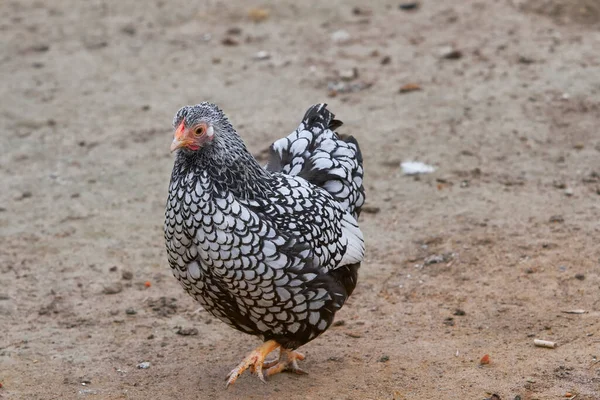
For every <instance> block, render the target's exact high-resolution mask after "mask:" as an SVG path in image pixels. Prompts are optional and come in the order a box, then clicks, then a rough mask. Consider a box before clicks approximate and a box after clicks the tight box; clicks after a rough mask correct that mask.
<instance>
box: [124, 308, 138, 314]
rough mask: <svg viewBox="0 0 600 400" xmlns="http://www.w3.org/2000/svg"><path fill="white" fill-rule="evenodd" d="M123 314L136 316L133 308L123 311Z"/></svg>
mask: <svg viewBox="0 0 600 400" xmlns="http://www.w3.org/2000/svg"><path fill="white" fill-rule="evenodd" d="M125 314H127V315H135V314H137V311H135V310H134V309H133V307H129V308H128V309H126V310H125Z"/></svg>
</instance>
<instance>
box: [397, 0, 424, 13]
mask: <svg viewBox="0 0 600 400" xmlns="http://www.w3.org/2000/svg"><path fill="white" fill-rule="evenodd" d="M398 8H399V9H401V10H403V11H414V10H417V9H418V8H419V2H418V1H410V2H407V3H400V5H399V6H398Z"/></svg>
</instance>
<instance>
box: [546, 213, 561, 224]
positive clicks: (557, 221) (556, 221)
mask: <svg viewBox="0 0 600 400" xmlns="http://www.w3.org/2000/svg"><path fill="white" fill-rule="evenodd" d="M548 222H550V223H553V224H561V223H563V222H565V219H564V218H563V216H562V215H553V216H551V217H550V219H549V220H548Z"/></svg>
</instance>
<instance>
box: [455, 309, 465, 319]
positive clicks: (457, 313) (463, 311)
mask: <svg viewBox="0 0 600 400" xmlns="http://www.w3.org/2000/svg"><path fill="white" fill-rule="evenodd" d="M454 315H458V316H460V317H463V316H465V315H467V313H466V312H465V310H461V309H460V308H457V309H456V310H455V311H454Z"/></svg>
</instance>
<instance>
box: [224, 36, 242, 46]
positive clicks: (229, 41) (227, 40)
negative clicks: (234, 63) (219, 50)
mask: <svg viewBox="0 0 600 400" xmlns="http://www.w3.org/2000/svg"><path fill="white" fill-rule="evenodd" d="M221 44H222V45H223V46H237V45H238V44H239V42H238V41H237V40H235V39H233V38H230V37H226V38H223V40H221Z"/></svg>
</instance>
